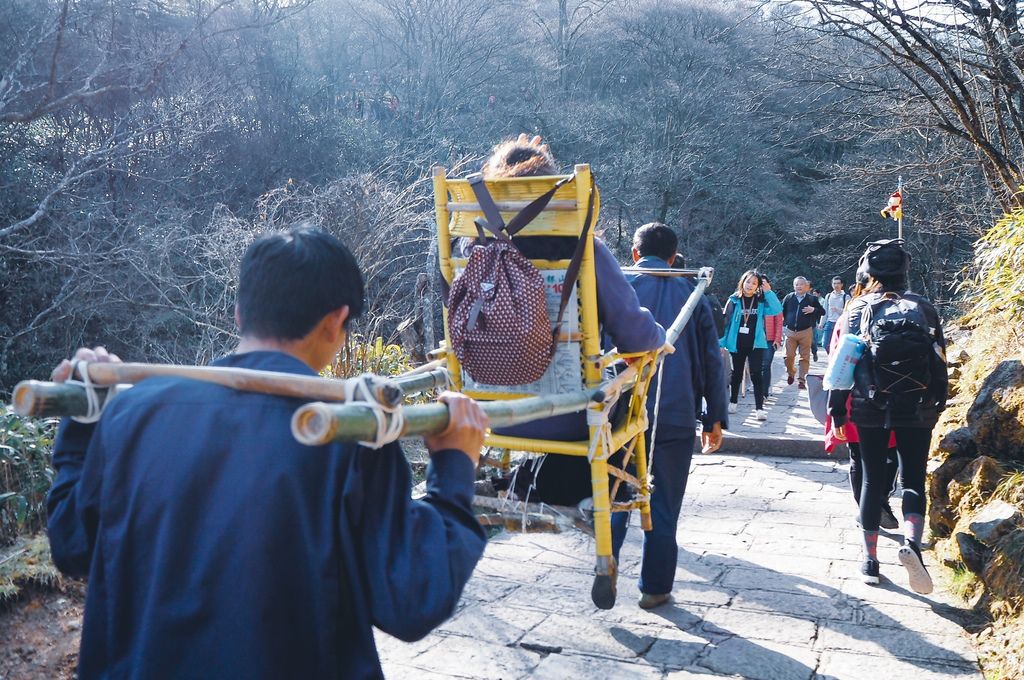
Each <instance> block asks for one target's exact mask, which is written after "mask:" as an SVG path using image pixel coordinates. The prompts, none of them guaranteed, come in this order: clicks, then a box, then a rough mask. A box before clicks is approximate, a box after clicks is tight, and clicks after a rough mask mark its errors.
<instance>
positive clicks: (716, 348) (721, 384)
mask: <svg viewBox="0 0 1024 680" xmlns="http://www.w3.org/2000/svg"><path fill="white" fill-rule="evenodd" d="M698 311H699V312H702V313H701V314H699V318H698V321H699V325H698V326H697V337H698V342H699V347H700V365H699V366H695V367H694V370H698V371H703V373H704V378H703V380H702V381H701V382H702V383H703V385H704V394H703V397H704V401H705V402H706V403H707V411H705V413H704V414H703V416H702V418H701V421H702V423H703V426H704V427H705V428H706V429H708V430H710V429H711V427H712V426H713V425H714V424H715V423H716V422H719V423H722V428H723V429H727V428H728V427H729V412H728V406H727V402H728V397H727V395H726V393H725V369H724V367H723V366H722V351H721V348H720V345H719V343H718V328H717V327H716V326H715V318H714V316H713V314H712V311H711V304H710V303H709V302H708V301H707V300H704V305H703V309H701V308H698Z"/></svg>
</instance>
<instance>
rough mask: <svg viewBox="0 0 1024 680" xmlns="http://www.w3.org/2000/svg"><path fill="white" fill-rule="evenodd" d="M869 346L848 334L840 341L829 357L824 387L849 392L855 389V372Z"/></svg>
mask: <svg viewBox="0 0 1024 680" xmlns="http://www.w3.org/2000/svg"><path fill="white" fill-rule="evenodd" d="M866 349H867V345H866V344H865V343H864V341H863V340H861V339H860V338H859V337H858V336H856V335H853V334H852V333H847V334H846V335H844V336H843V337H842V338H841V339H840V340H839V346H838V347H837V348H836V350H835V351H834V352H832V353H831V354H829V356H828V368H826V369H825V378H824V380H822V387H824V388H825V389H826V390H849V389H852V388H853V370H854V369H855V368H856V367H857V362H858V361H860V358H861V357H862V356H864V350H866Z"/></svg>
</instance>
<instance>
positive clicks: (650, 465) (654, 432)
mask: <svg viewBox="0 0 1024 680" xmlns="http://www.w3.org/2000/svg"><path fill="white" fill-rule="evenodd" d="M664 366H665V355H664V354H659V355H658V387H657V389H655V391H654V422H653V423H651V448H650V450H649V451H648V452H647V483H648V487H650V486H651V484H652V482H653V480H654V444H655V443H656V442H657V440H658V414H659V413H660V412H661V377H662V376H663V375H665V371H664V370H663V368H664Z"/></svg>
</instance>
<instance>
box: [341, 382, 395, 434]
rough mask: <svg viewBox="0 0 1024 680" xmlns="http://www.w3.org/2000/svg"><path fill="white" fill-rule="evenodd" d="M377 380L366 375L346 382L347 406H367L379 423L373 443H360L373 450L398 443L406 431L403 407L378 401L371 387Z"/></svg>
mask: <svg viewBox="0 0 1024 680" xmlns="http://www.w3.org/2000/svg"><path fill="white" fill-rule="evenodd" d="M375 379H376V376H374V375H373V374H371V373H364V374H362V375H361V376H359V377H358V378H350V379H348V380H346V381H345V404H347V405H351V406H365V407H366V408H368V409H370V410H371V411H372V412H373V417H374V419H376V421H377V433H376V436H375V437H374V439H373V441H362V442H359V443H360V444H362V445H363V446H366V447H368V448H371V449H379V448H382V447H384V446H387V445H388V444H390V443H392V442H394V441H397V440H398V438H399V437H401V436H402V431H403V430H404V429H405V413H404V412H403V411H402V405H401V404H400V403H399V404H398V405H397V406H389V405H387V404H382V403H380V402H379V401H377V400H376V399H375V398H374V396H373V392H372V391H371V390H370V386H371V385H372V384H373V381H374V380H375Z"/></svg>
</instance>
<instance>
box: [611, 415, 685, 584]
mask: <svg viewBox="0 0 1024 680" xmlns="http://www.w3.org/2000/svg"><path fill="white" fill-rule="evenodd" d="M647 436H648V437H650V434H649V433H648V435H647ZM695 436H696V430H694V428H692V427H690V428H687V427H671V426H667V425H664V424H659V425H658V434H657V442H656V443H655V447H654V463H653V466H652V467H651V474H652V475H653V477H654V492H653V493H652V494H651V521H652V528H651V530H650V531H645V532H644V546H643V561H642V563H641V566H640V592H641V593H649V594H651V595H661V594H664V593H671V592H672V584H673V582H674V581H675V577H676V562H677V560H678V558H679V546H678V545H677V544H676V523H677V522H678V521H679V510H680V508H682V506H683V495H684V494H685V493H686V480H687V479H688V478H689V476H690V463H691V461H692V460H693V440H694V437H695ZM648 447H650V442H649V441H648ZM629 515H630V513H627V512H616V513H612V553H613V554H614V555H615V559H616V561H617V560H618V559H619V549H620V548H621V547H622V542H623V541H624V540H625V538H626V529H627V528H628V525H629Z"/></svg>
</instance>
